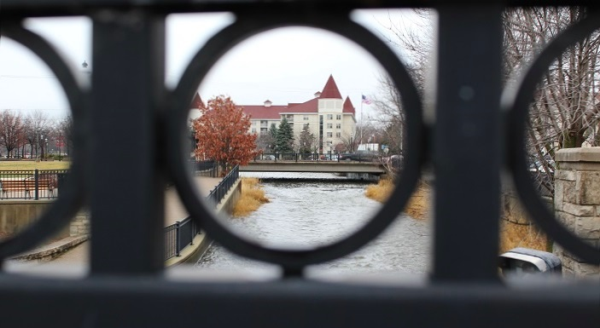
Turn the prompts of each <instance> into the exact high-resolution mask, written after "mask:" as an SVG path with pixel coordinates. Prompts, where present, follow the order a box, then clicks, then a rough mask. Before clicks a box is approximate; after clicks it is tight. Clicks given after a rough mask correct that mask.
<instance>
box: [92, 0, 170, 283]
mask: <svg viewBox="0 0 600 328" xmlns="http://www.w3.org/2000/svg"><path fill="white" fill-rule="evenodd" d="M109 8H110V9H109ZM118 8H120V7H118ZM118 8H117V6H108V7H107V9H103V10H100V11H97V12H93V13H92V12H91V13H92V15H91V17H92V21H93V32H92V35H93V39H92V51H93V52H92V61H93V63H94V65H93V67H92V69H93V72H92V75H91V79H92V87H91V88H90V96H89V98H90V99H89V100H90V101H89V104H90V108H89V111H88V112H89V114H90V119H89V124H90V135H93V136H94V138H92V139H91V140H90V147H89V148H88V149H87V150H86V152H87V159H89V161H88V163H89V166H87V167H86V170H89V171H88V174H89V176H90V177H91V179H90V183H89V185H90V195H89V199H90V205H89V206H90V211H91V215H92V217H93V218H94V219H93V220H91V228H92V235H93V236H94V238H93V239H92V240H91V259H90V267H91V272H90V273H91V274H92V275H123V276H125V275H140V274H143V275H149V274H159V273H160V272H162V270H163V268H164V254H163V253H164V232H163V231H164V230H163V229H164V212H165V210H164V198H165V197H164V191H165V186H166V173H165V171H166V168H165V166H166V165H165V159H164V156H159V152H161V150H160V147H159V146H158V145H159V144H160V140H161V138H162V137H163V135H162V134H163V130H162V128H161V127H160V125H159V124H157V122H158V121H159V120H161V119H162V114H163V110H164V108H165V102H166V92H165V87H164V81H165V75H164V72H165V50H164V49H165V14H163V13H157V12H155V11H151V10H131V9H130V8H122V9H118ZM81 128H85V127H81ZM125 136H133V137H131V138H129V137H127V138H126V137H125ZM107 149H110V154H111V156H110V158H109V157H108V156H106V150H107ZM115 158H116V159H118V160H115ZM133 191H135V192H133ZM107 204H109V205H107ZM117 226H118V227H119V228H118V229H115V227H117ZM124 249H127V252H123V250H124Z"/></svg>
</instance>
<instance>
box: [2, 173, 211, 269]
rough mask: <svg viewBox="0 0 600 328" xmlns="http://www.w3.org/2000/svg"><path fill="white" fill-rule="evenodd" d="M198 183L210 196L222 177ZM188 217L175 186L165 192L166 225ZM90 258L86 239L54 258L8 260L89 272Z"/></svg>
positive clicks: (60, 244)
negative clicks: (63, 266)
mask: <svg viewBox="0 0 600 328" xmlns="http://www.w3.org/2000/svg"><path fill="white" fill-rule="evenodd" d="M194 180H195V182H196V185H197V186H198V188H199V190H200V194H201V195H202V197H206V196H208V194H209V193H210V192H211V190H213V189H214V188H215V187H216V186H217V185H218V184H219V182H221V180H222V179H221V178H208V177H196V178H195V179H194ZM187 217H188V213H187V211H186V210H185V208H184V207H183V204H181V202H180V201H179V197H178V195H177V191H176V190H175V188H174V187H172V188H169V189H167V190H166V192H165V227H166V226H169V225H172V224H174V223H175V222H177V221H181V220H183V219H185V218H187ZM73 238H74V237H69V238H64V239H61V240H59V241H57V242H54V243H52V244H48V245H44V246H42V247H39V248H36V249H34V250H32V251H31V252H28V253H27V254H26V255H24V256H28V255H29V256H31V254H32V253H39V252H40V251H43V252H50V253H51V252H59V251H61V250H62V249H64V248H67V247H69V245H68V244H69V243H71V244H72V243H73ZM80 238H81V237H80ZM88 258H89V241H85V242H83V243H79V244H78V245H77V246H76V247H74V248H72V249H70V250H68V251H66V252H64V253H63V254H62V255H60V256H59V257H57V258H55V259H52V260H50V261H48V260H46V261H39V260H36V261H29V262H21V261H8V263H7V269H8V270H11V269H14V270H18V271H20V270H21V269H20V268H19V267H21V268H26V269H27V271H41V270H37V269H34V270H30V269H32V268H34V267H37V268H46V267H48V268H50V267H54V266H59V265H70V266H76V267H78V268H77V271H78V272H83V273H85V272H87V269H88V265H89V263H88Z"/></svg>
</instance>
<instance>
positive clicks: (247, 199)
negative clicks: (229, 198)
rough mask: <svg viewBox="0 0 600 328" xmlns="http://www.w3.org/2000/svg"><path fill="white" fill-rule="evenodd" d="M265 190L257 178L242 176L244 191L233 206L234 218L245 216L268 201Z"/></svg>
mask: <svg viewBox="0 0 600 328" xmlns="http://www.w3.org/2000/svg"><path fill="white" fill-rule="evenodd" d="M268 202H269V199H268V198H267V197H265V191H264V190H262V187H261V185H260V180H259V179H257V178H242V193H241V195H240V199H239V200H238V201H237V203H236V204H235V207H234V208H233V213H232V216H233V217H234V218H239V217H245V216H248V215H249V214H250V213H252V212H254V211H256V210H257V209H258V208H259V207H260V206H261V205H262V204H265V203H268Z"/></svg>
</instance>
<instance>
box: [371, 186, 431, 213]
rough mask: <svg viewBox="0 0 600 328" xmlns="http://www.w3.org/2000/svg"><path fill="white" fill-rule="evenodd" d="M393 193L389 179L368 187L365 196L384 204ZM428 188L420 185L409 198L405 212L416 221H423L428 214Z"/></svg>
mask: <svg viewBox="0 0 600 328" xmlns="http://www.w3.org/2000/svg"><path fill="white" fill-rule="evenodd" d="M393 191H394V183H393V182H392V180H391V179H383V180H379V183H378V184H376V185H370V186H368V187H367V190H366V191H365V195H366V196H367V197H369V198H371V199H373V200H376V201H378V202H380V203H385V202H386V201H387V199H388V198H389V197H390V195H391V194H392V192H393ZM429 203H430V188H429V185H427V184H426V183H423V182H422V183H420V184H419V187H418V188H417V190H416V191H415V193H414V194H413V195H412V196H411V198H410V200H409V201H408V204H407V206H406V209H405V212H406V214H408V215H409V216H410V217H412V218H414V219H417V220H424V219H425V218H427V215H428V213H429Z"/></svg>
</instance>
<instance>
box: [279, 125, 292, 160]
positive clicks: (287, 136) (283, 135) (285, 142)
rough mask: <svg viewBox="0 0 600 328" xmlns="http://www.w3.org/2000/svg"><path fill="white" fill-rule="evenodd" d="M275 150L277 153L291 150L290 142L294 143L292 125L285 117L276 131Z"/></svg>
mask: <svg viewBox="0 0 600 328" xmlns="http://www.w3.org/2000/svg"><path fill="white" fill-rule="evenodd" d="M276 140H277V151H278V152H279V153H289V152H292V151H293V149H292V144H293V143H294V134H293V131H292V126H291V125H290V124H289V123H288V121H287V119H286V118H284V119H283V120H281V123H280V124H279V131H278V132H277V139H276Z"/></svg>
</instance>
